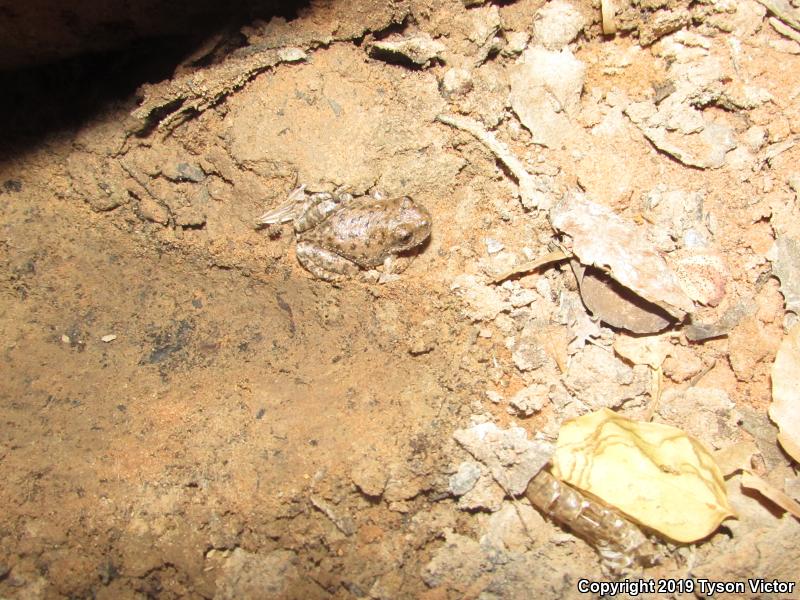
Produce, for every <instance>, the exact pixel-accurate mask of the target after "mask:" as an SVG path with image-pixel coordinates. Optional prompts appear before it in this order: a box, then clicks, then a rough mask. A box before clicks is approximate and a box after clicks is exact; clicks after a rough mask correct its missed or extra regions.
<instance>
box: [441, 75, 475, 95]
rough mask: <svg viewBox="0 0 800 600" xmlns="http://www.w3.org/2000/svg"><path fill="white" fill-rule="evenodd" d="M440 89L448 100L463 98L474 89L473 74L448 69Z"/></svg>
mask: <svg viewBox="0 0 800 600" xmlns="http://www.w3.org/2000/svg"><path fill="white" fill-rule="evenodd" d="M440 89H441V91H442V94H443V95H444V96H445V97H447V98H451V97H454V96H463V95H464V94H466V93H467V92H469V91H470V90H471V89H472V74H471V73H470V72H469V71H467V70H466V69H448V70H447V71H445V74H444V76H443V77H442V84H441V88H440Z"/></svg>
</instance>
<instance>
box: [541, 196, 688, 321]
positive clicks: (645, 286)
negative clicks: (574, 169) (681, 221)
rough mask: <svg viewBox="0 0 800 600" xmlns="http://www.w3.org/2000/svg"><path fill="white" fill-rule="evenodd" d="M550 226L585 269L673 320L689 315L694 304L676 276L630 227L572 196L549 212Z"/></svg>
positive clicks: (618, 218) (652, 248) (629, 223)
mask: <svg viewBox="0 0 800 600" xmlns="http://www.w3.org/2000/svg"><path fill="white" fill-rule="evenodd" d="M550 222H551V223H552V224H553V227H555V228H556V229H557V230H558V231H560V232H561V233H564V234H566V235H567V236H569V238H571V240H572V243H571V248H569V249H570V250H571V251H572V252H573V254H575V255H576V256H577V257H578V258H579V259H580V261H581V263H583V264H584V265H593V266H596V267H598V268H600V269H602V270H604V271H606V272H607V273H608V274H609V275H611V277H613V278H614V279H615V280H616V281H617V282H619V283H620V284H622V285H623V286H625V287H626V288H628V289H629V290H631V291H632V292H634V293H635V294H637V295H639V296H641V297H642V298H644V299H645V300H647V301H648V302H652V303H653V304H656V305H658V306H659V307H661V308H663V309H664V310H665V311H667V312H668V313H669V314H670V315H672V316H673V317H675V318H676V319H682V318H683V317H684V316H685V314H686V313H689V312H692V311H693V310H694V303H693V302H692V301H691V299H690V298H689V297H688V296H687V295H686V294H685V293H684V291H683V290H682V289H681V287H680V285H679V283H678V280H677V278H676V276H675V273H674V272H673V271H672V270H671V269H670V268H669V267H668V266H667V263H666V261H665V260H664V258H663V257H662V256H661V254H659V252H658V250H657V249H656V247H655V246H654V245H653V244H652V243H651V242H650V241H649V240H648V239H647V237H646V236H645V235H644V233H643V231H642V230H641V229H639V228H638V227H637V226H636V224H634V223H633V222H632V221H627V220H625V219H622V218H621V217H619V216H617V215H616V214H614V212H613V211H611V210H610V209H609V208H607V207H605V206H602V205H600V204H597V203H595V202H591V201H590V200H587V199H586V198H585V197H584V196H583V195H582V194H578V193H572V194H568V195H567V196H565V198H564V199H562V200H561V202H559V203H558V204H557V205H556V206H554V207H553V209H552V210H551V211H550Z"/></svg>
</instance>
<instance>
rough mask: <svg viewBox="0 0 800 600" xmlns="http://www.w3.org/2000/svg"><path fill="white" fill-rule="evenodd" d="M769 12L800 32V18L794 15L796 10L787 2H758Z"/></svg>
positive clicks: (770, 0) (765, 0) (774, 0)
mask: <svg viewBox="0 0 800 600" xmlns="http://www.w3.org/2000/svg"><path fill="white" fill-rule="evenodd" d="M758 2H759V3H761V4H763V5H764V6H765V7H766V8H767V10H768V11H769V12H771V13H772V14H773V15H775V16H776V17H778V18H779V19H780V20H781V21H783V22H784V23H786V24H787V25H789V26H790V27H792V28H793V29H797V30H798V31H800V18H798V16H797V15H796V14H794V12H795V11H794V10H793V9H792V7H791V6H790V5H789V3H788V2H786V1H785V0H758Z"/></svg>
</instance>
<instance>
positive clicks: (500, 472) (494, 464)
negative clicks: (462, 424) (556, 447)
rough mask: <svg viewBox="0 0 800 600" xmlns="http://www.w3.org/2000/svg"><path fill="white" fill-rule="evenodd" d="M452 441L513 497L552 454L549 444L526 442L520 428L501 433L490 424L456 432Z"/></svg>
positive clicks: (522, 430)
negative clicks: (484, 467)
mask: <svg viewBox="0 0 800 600" xmlns="http://www.w3.org/2000/svg"><path fill="white" fill-rule="evenodd" d="M453 438H454V439H455V440H456V441H457V442H458V443H459V444H460V445H461V446H462V447H463V448H464V449H465V450H466V451H467V452H469V453H470V454H471V455H472V456H473V457H474V458H475V459H476V460H478V461H480V462H481V463H483V465H484V466H486V467H488V469H489V471H490V472H491V474H492V477H493V478H494V479H495V481H497V482H499V483H500V484H501V485H502V486H503V488H504V489H505V490H506V491H507V492H508V493H510V494H513V495H515V496H517V495H519V494H522V493H523V492H524V491H525V489H526V488H527V487H528V482H529V481H530V480H531V479H532V478H533V476H534V475H536V474H537V473H538V472H539V471H541V469H542V467H544V465H545V464H547V462H548V461H549V460H550V456H551V455H552V452H553V447H552V445H551V444H549V443H547V442H544V441H541V440H529V439H528V435H527V432H526V431H525V430H524V429H523V428H522V427H513V426H512V427H509V428H508V429H500V428H499V427H498V426H497V425H495V424H494V423H489V422H487V423H481V424H479V425H475V426H473V427H470V428H469V429H458V430H456V431H455V432H454V433H453Z"/></svg>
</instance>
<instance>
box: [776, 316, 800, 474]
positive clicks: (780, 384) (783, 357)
mask: <svg viewBox="0 0 800 600" xmlns="http://www.w3.org/2000/svg"><path fill="white" fill-rule="evenodd" d="M798 373H800V323H798V324H797V325H795V326H794V327H792V329H791V330H789V333H787V334H786V337H784V338H783V341H781V346H780V348H778V353H777V354H776V355H775V362H774V363H773V365H772V405H771V406H770V407H769V416H770V418H771V419H772V420H773V421H775V423H776V424H777V425H778V428H779V429H780V433H778V441H779V442H780V444H781V446H783V449H784V450H786V452H788V453H789V455H790V456H791V457H792V458H793V459H795V460H796V461H797V462H800V377H798V375H797V374H798Z"/></svg>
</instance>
